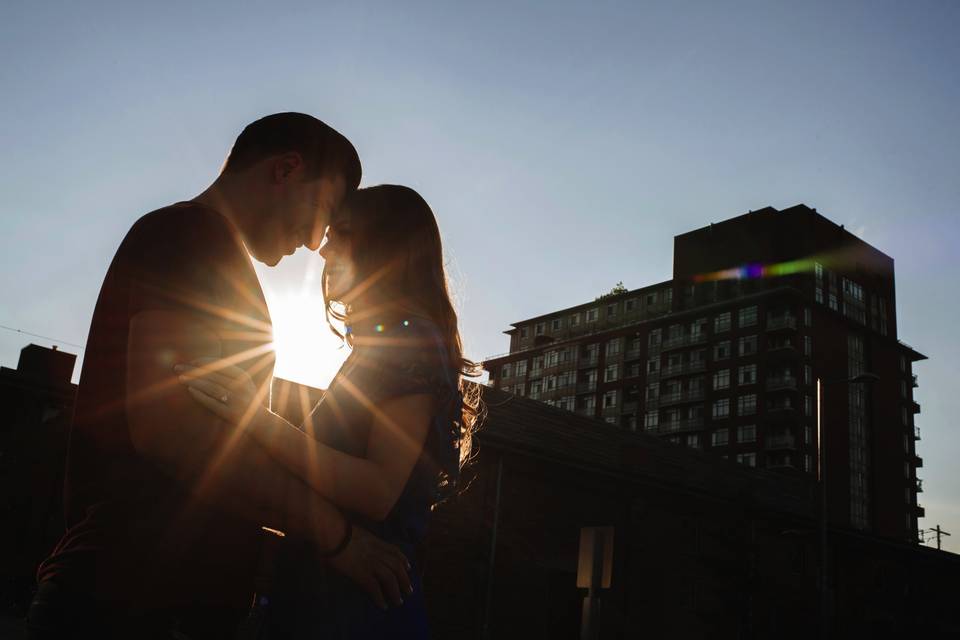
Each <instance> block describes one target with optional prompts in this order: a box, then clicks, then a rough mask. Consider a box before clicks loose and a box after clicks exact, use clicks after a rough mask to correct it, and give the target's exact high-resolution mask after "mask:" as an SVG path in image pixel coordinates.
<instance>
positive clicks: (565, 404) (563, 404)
mask: <svg viewBox="0 0 960 640" xmlns="http://www.w3.org/2000/svg"><path fill="white" fill-rule="evenodd" d="M575 402H576V401H575V398H574V397H573V396H563V397H562V398H560V402H559V404H557V406H558V407H560V408H561V409H565V410H567V411H573V408H574V406H575Z"/></svg>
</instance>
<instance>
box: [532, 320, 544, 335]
mask: <svg viewBox="0 0 960 640" xmlns="http://www.w3.org/2000/svg"><path fill="white" fill-rule="evenodd" d="M546 330H547V325H546V324H545V323H543V322H538V323H537V324H536V325H534V327H533V334H534V335H536V336H542V335H543V332H544V331H546Z"/></svg>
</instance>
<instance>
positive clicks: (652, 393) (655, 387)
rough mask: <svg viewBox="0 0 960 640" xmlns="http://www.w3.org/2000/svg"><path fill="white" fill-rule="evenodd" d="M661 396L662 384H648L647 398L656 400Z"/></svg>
mask: <svg viewBox="0 0 960 640" xmlns="http://www.w3.org/2000/svg"><path fill="white" fill-rule="evenodd" d="M659 397H660V385H659V384H648V385H647V400H656V399H658V398H659Z"/></svg>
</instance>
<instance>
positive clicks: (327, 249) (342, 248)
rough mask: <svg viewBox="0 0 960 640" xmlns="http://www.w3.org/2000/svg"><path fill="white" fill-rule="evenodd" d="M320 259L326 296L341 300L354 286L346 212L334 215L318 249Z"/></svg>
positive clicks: (348, 222)
mask: <svg viewBox="0 0 960 640" xmlns="http://www.w3.org/2000/svg"><path fill="white" fill-rule="evenodd" d="M320 257H322V258H323V260H324V263H325V264H324V270H323V271H324V275H325V277H326V278H327V294H328V295H329V297H331V298H333V299H336V300H343V298H344V296H345V295H346V294H347V293H349V291H350V290H351V289H352V288H353V286H354V284H356V283H355V279H356V269H355V266H354V262H353V242H352V239H351V229H350V217H349V214H347V213H346V212H342V211H338V212H337V213H335V214H334V216H333V219H332V220H331V221H330V226H329V227H328V228H327V234H326V237H325V238H324V242H323V246H321V247H320Z"/></svg>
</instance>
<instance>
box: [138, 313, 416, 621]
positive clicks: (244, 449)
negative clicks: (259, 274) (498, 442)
mask: <svg viewBox="0 0 960 640" xmlns="http://www.w3.org/2000/svg"><path fill="white" fill-rule="evenodd" d="M221 356H222V354H221V349H220V339H219V337H218V335H217V333H216V331H215V329H214V327H213V326H212V325H211V323H207V322H205V321H204V318H203V317H202V316H200V315H197V314H192V313H187V312H180V311H142V312H140V313H138V314H136V315H135V316H134V317H133V318H132V320H131V323H130V333H129V336H128V346H127V393H126V410H127V420H128V425H129V428H130V437H131V440H132V442H133V446H134V448H135V449H136V450H137V452H138V453H139V454H140V455H141V456H143V457H144V458H145V459H146V460H147V461H149V462H151V463H153V464H155V465H156V466H158V467H159V468H160V469H162V470H163V471H165V472H166V473H167V474H168V475H170V476H171V478H172V479H173V481H175V482H177V483H179V484H180V485H182V486H183V487H184V488H186V489H187V490H188V491H189V492H190V493H191V495H193V497H194V498H195V499H198V500H201V501H204V502H207V503H210V504H214V505H217V506H219V507H220V508H223V509H224V510H227V511H229V512H232V513H235V514H237V515H240V516H241V517H244V518H246V519H248V520H250V522H251V523H254V524H263V525H270V526H272V527H276V528H278V529H281V530H284V531H286V532H288V533H291V534H294V535H297V536H299V537H303V538H305V539H307V540H310V541H312V542H313V543H314V544H316V545H317V546H318V547H319V548H320V549H332V548H334V547H336V546H337V544H338V543H339V542H340V541H341V540H342V539H343V536H344V533H345V530H346V522H345V520H344V518H343V516H342V515H341V514H340V513H339V512H338V511H337V510H336V509H335V508H334V507H332V506H331V505H330V504H329V503H328V502H326V501H325V500H324V499H323V498H322V497H320V496H319V495H317V494H316V493H315V492H314V491H312V490H311V489H310V488H309V487H308V486H307V485H306V484H304V483H303V482H302V481H301V480H300V479H298V478H297V477H295V476H294V475H293V474H291V473H290V472H289V471H287V470H286V469H285V468H283V467H282V466H281V465H280V464H279V463H277V462H276V461H275V460H274V459H273V458H272V457H271V456H270V455H268V454H267V453H266V451H265V450H264V449H263V448H262V447H261V446H260V445H258V444H257V443H256V442H254V441H253V440H252V439H251V438H249V437H248V436H246V435H244V434H243V433H242V430H238V429H236V427H233V426H231V425H229V424H227V423H226V422H224V421H222V420H219V419H218V418H216V417H215V416H214V415H213V414H211V413H210V412H208V411H206V410H205V409H204V408H203V407H201V406H200V405H198V404H197V403H196V402H194V401H193V399H192V398H191V397H190V395H189V394H188V392H187V390H186V388H185V387H183V386H182V385H181V384H180V383H179V381H178V378H177V375H176V374H175V373H174V371H173V366H174V365H175V364H176V363H178V362H190V361H191V360H194V359H196V358H199V357H216V358H219V357H221ZM253 359H254V360H255V359H256V358H253ZM264 392H266V390H264ZM368 535H369V534H367V536H368ZM371 545H372V546H371ZM351 546H354V547H364V551H365V553H364V554H361V555H364V556H367V555H370V554H372V553H375V552H380V551H382V552H383V555H384V559H385V560H387V561H388V566H389V567H390V569H385V568H384V567H383V565H380V567H379V568H377V566H376V565H377V564H378V563H376V562H374V563H371V565H370V566H368V567H355V566H343V565H344V564H349V563H350V562H351V561H352V560H351V555H350V553H347V554H346V555H345V557H343V558H341V557H339V556H338V558H337V559H336V560H335V561H334V562H333V564H334V566H336V567H337V569H338V570H340V571H341V572H344V573H347V574H348V577H351V578H353V579H354V580H355V581H357V582H359V583H360V585H361V586H362V587H363V588H364V589H365V590H367V591H368V593H371V595H372V596H373V597H374V599H375V600H380V601H381V602H382V597H381V598H378V597H377V593H376V592H377V591H378V589H377V588H376V587H377V585H378V584H379V585H380V586H382V587H383V590H384V591H386V592H387V593H388V594H389V595H391V596H393V595H394V593H395V592H396V596H397V598H398V597H399V590H398V585H397V583H398V582H399V583H400V585H402V587H403V588H405V589H406V588H407V587H408V586H409V583H408V582H407V580H408V578H407V574H406V567H405V565H406V560H405V558H403V556H402V554H401V553H400V552H399V551H398V550H396V549H394V548H393V547H389V550H387V549H386V547H388V545H383V548H380V547H377V546H376V544H375V542H374V541H371V540H369V539H368V538H367V537H366V536H365V535H364V533H363V532H360V533H359V535H358V540H357V544H356V545H351ZM355 550H356V549H354V550H353V551H355ZM388 551H392V552H395V553H390V552H388ZM397 554H399V555H397ZM401 558H403V559H402V560H401ZM356 560H357V561H363V560H364V559H363V558H356ZM398 569H399V571H398ZM390 573H393V574H394V575H395V576H396V577H395V578H392V577H391V576H390V575H388V574H390ZM391 599H392V600H394V601H396V598H391Z"/></svg>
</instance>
